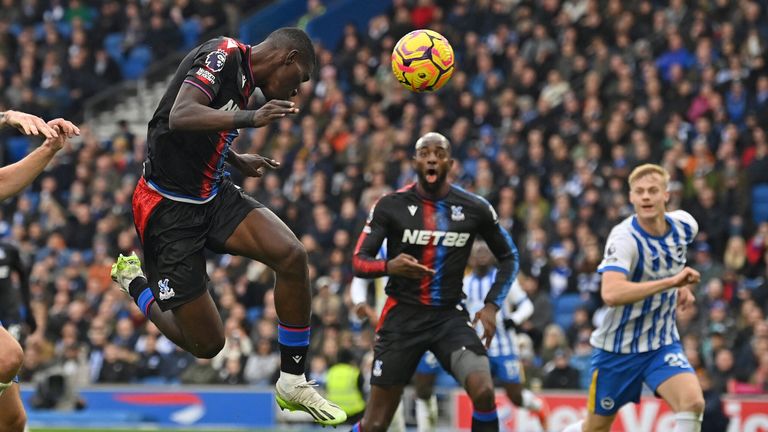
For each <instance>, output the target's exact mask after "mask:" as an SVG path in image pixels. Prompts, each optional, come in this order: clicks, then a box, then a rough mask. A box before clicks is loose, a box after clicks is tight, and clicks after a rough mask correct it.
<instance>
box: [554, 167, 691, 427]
mask: <svg viewBox="0 0 768 432" xmlns="http://www.w3.org/2000/svg"><path fill="white" fill-rule="evenodd" d="M668 183H669V173H667V172H666V171H665V170H664V168H662V167H660V166H658V165H653V164H645V165H641V166H638V167H637V168H635V169H634V170H633V171H632V173H631V174H630V176H629V200H630V202H631V203H632V205H633V206H634V208H635V214H634V215H632V216H630V217H628V218H627V219H625V220H624V221H622V222H621V223H619V224H618V225H616V226H615V227H614V228H613V230H612V231H611V233H610V235H609V236H608V241H607V242H606V246H605V255H604V257H603V261H602V263H600V267H599V268H598V271H599V272H600V273H601V274H602V284H601V294H602V297H603V300H604V301H605V303H606V305H607V306H608V308H609V310H608V312H607V313H606V315H605V318H604V319H603V321H602V323H601V324H600V325H599V326H598V328H597V329H596V330H595V331H594V332H593V333H592V338H591V339H590V342H591V344H592V346H593V352H592V367H591V371H592V384H591V385H590V388H589V399H588V402H587V418H586V420H584V421H583V422H579V423H577V424H573V425H570V426H568V427H567V428H566V429H565V430H564V432H581V431H590V432H591V431H608V430H610V428H611V424H612V423H613V420H614V417H615V416H616V412H617V411H618V410H619V409H620V408H621V407H622V406H623V405H625V404H627V403H629V402H638V401H639V400H640V393H641V391H642V386H643V383H645V384H647V385H648V387H650V388H651V390H653V391H654V392H655V393H656V395H658V396H660V397H662V398H663V399H664V400H665V401H667V403H668V404H669V405H670V406H671V407H672V410H673V411H674V412H675V429H674V432H699V431H700V430H701V419H702V412H703V411H704V397H703V395H702V391H701V386H700V385H699V381H698V379H697V378H696V375H695V374H694V371H693V369H692V368H691V365H690V363H688V359H687V358H686V357H685V354H684V353H683V348H682V346H681V344H680V335H679V334H678V332H677V325H676V323H675V309H676V307H677V306H681V307H688V306H690V305H691V304H692V303H693V301H694V298H693V294H691V291H690V290H689V288H688V286H689V285H691V284H695V283H697V282H699V279H700V275H699V273H698V272H697V271H696V270H694V269H692V268H690V267H687V266H686V265H685V264H686V254H687V250H688V245H689V244H691V242H693V239H694V237H695V236H696V233H697V232H698V228H699V227H698V224H697V223H696V221H695V220H694V219H693V217H692V216H691V215H690V214H688V213H687V212H685V211H683V210H676V211H672V212H667V211H666V203H667V201H668V200H669V192H668V191H667V186H668Z"/></svg>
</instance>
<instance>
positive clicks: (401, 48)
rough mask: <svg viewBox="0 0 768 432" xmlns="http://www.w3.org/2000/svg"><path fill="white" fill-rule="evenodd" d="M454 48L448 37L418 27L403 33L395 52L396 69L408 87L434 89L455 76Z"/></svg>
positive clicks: (398, 76)
mask: <svg viewBox="0 0 768 432" xmlns="http://www.w3.org/2000/svg"><path fill="white" fill-rule="evenodd" d="M453 61H454V56H453V48H451V44H450V43H448V39H446V38H445V37H443V35H441V34H440V33H438V32H436V31H432V30H427V29H422V30H414V31H412V32H410V33H408V34H407V35H405V36H403V37H402V38H401V39H400V40H399V41H397V44H396V45H395V49H394V50H393V51H392V72H394V74H395V78H397V80H398V81H400V84H402V85H403V86H405V88H407V89H408V90H411V91H414V92H417V93H421V92H433V91H435V90H437V89H439V88H440V87H442V86H444V85H445V83H447V82H448V80H449V79H451V75H453V69H454V67H453Z"/></svg>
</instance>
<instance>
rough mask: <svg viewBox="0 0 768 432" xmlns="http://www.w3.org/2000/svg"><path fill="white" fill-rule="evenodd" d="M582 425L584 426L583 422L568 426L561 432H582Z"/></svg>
mask: <svg viewBox="0 0 768 432" xmlns="http://www.w3.org/2000/svg"><path fill="white" fill-rule="evenodd" d="M583 425H584V420H582V421H580V422H577V423H572V424H569V425H568V427H566V428H565V429H563V432H583V430H584V429H583Z"/></svg>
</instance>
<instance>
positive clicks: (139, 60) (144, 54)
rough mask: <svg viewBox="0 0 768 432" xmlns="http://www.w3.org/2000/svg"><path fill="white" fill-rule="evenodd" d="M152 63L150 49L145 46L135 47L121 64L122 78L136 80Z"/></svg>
mask: <svg viewBox="0 0 768 432" xmlns="http://www.w3.org/2000/svg"><path fill="white" fill-rule="evenodd" d="M151 62H152V49H151V48H149V47H148V46H146V45H137V46H135V47H134V48H133V49H132V50H131V53H130V54H129V55H128V58H127V59H125V61H124V62H123V65H122V66H123V67H122V69H123V76H124V77H125V79H136V78H139V77H141V76H142V75H143V74H144V71H146V70H147V67H149V64H150V63H151Z"/></svg>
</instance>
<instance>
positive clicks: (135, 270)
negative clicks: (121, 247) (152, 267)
mask: <svg viewBox="0 0 768 432" xmlns="http://www.w3.org/2000/svg"><path fill="white" fill-rule="evenodd" d="M109 276H110V277H112V280H113V281H115V282H117V283H118V285H120V289H121V290H123V291H125V293H126V294H128V295H130V294H131V292H130V290H129V289H128V287H129V286H130V285H131V281H133V280H134V279H136V278H137V277H139V276H144V272H142V271H141V261H140V260H139V257H138V256H136V252H131V254H130V255H128V256H123V254H120V256H118V257H117V261H116V262H115V263H114V264H112V271H111V272H109Z"/></svg>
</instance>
